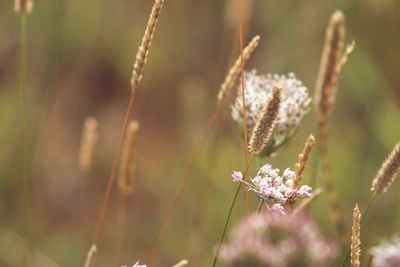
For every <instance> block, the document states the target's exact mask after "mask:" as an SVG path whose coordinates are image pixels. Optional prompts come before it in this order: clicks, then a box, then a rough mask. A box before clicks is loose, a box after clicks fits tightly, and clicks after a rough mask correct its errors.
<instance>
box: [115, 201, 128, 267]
mask: <svg viewBox="0 0 400 267" xmlns="http://www.w3.org/2000/svg"><path fill="white" fill-rule="evenodd" d="M128 202H129V195H122V194H119V195H118V207H117V226H118V229H117V236H116V242H115V244H116V245H115V248H116V250H115V251H116V254H115V260H116V264H115V265H114V266H119V265H120V262H121V260H122V257H123V255H124V245H125V240H126V238H125V236H126V230H127V228H126V225H127V219H128V218H127V214H128Z"/></svg>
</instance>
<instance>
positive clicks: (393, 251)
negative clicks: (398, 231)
mask: <svg viewBox="0 0 400 267" xmlns="http://www.w3.org/2000/svg"><path fill="white" fill-rule="evenodd" d="M370 253H371V255H372V257H373V259H372V266H374V267H397V266H400V236H398V235H397V236H394V237H392V238H391V239H390V240H389V241H386V242H384V243H382V244H381V245H379V246H376V247H373V248H372V249H371V250H370Z"/></svg>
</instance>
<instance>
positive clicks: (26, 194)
mask: <svg viewBox="0 0 400 267" xmlns="http://www.w3.org/2000/svg"><path fill="white" fill-rule="evenodd" d="M27 27H28V17H27V14H24V13H21V14H20V69H19V105H20V124H21V145H22V155H21V159H22V174H21V176H22V187H23V198H24V201H23V202H24V206H25V208H24V210H25V211H24V218H25V219H24V226H23V227H24V231H25V238H26V240H27V246H26V248H25V251H24V255H23V265H25V264H26V260H27V256H28V254H29V245H30V244H29V243H30V241H31V230H32V210H31V193H30V183H29V177H28V175H29V159H28V157H29V151H28V150H29V134H28V110H27V99H26V76H27V75H26V66H27V63H26V62H27Z"/></svg>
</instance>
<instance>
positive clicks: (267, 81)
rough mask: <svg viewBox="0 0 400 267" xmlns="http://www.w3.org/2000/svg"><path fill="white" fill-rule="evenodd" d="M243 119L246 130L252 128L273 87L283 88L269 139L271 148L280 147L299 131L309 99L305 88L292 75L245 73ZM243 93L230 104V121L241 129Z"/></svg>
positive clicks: (307, 108) (309, 102)
mask: <svg viewBox="0 0 400 267" xmlns="http://www.w3.org/2000/svg"><path fill="white" fill-rule="evenodd" d="M244 75H245V88H246V90H245V99H246V117H247V118H246V119H247V127H248V129H249V130H250V129H252V128H253V127H254V126H255V124H256V122H257V120H258V118H259V116H260V114H261V110H262V109H263V107H264V105H265V103H266V101H267V100H268V99H269V98H270V97H271V96H272V90H273V87H274V85H275V84H280V85H281V86H282V92H281V98H282V99H281V103H280V108H279V113H278V116H277V119H276V122H275V123H276V127H275V130H274V134H273V137H272V141H271V142H273V143H272V145H273V147H277V146H279V145H281V144H283V143H284V142H285V141H286V140H287V139H288V138H289V137H291V136H292V135H293V134H294V133H295V131H296V129H297V128H298V126H299V124H300V122H301V120H302V119H303V117H304V116H305V114H307V112H308V111H309V110H310V104H311V98H310V97H309V94H308V89H307V88H306V87H305V86H304V85H303V83H302V82H301V81H300V80H298V79H297V78H296V75H295V74H294V73H289V74H288V75H287V76H286V75H278V74H267V75H257V72H256V71H254V70H253V71H252V72H245V74H244ZM242 107H243V101H242V92H241V90H240V88H239V89H238V96H237V98H236V100H235V102H234V104H233V105H232V113H231V115H232V118H233V120H235V121H236V122H237V123H238V124H239V125H240V126H243V109H242Z"/></svg>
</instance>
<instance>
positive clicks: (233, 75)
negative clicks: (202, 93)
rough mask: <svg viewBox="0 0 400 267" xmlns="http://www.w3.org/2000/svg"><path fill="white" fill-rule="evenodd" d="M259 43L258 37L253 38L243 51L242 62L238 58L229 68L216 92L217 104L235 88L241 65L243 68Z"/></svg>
mask: <svg viewBox="0 0 400 267" xmlns="http://www.w3.org/2000/svg"><path fill="white" fill-rule="evenodd" d="M259 43H260V36H258V35H257V36H255V37H253V39H252V40H251V41H250V43H249V44H248V45H247V46H246V47H245V48H244V49H243V62H242V57H241V56H239V57H238V58H237V59H236V61H235V63H234V64H233V66H232V67H231V68H230V70H229V72H228V75H227V76H226V77H225V81H224V83H223V84H222V85H221V89H220V90H219V92H218V96H217V103H218V105H221V102H222V101H223V100H224V99H225V97H226V96H227V95H228V94H229V92H230V90H231V89H232V88H233V87H234V86H235V83H236V81H237V80H238V78H239V75H240V72H241V67H242V63H243V66H244V65H245V64H246V62H247V61H248V60H249V58H250V56H251V55H252V54H253V52H254V50H255V49H256V47H257V46H258V44H259Z"/></svg>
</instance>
